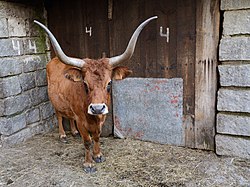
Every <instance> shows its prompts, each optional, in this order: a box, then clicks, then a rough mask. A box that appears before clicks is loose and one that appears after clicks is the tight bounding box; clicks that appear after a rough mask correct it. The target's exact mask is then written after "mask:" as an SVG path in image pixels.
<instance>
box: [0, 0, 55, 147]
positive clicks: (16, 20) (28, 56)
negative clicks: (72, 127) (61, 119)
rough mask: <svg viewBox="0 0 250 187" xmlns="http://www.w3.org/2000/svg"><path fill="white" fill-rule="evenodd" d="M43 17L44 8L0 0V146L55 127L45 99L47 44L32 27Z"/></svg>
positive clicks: (51, 108)
mask: <svg viewBox="0 0 250 187" xmlns="http://www.w3.org/2000/svg"><path fill="white" fill-rule="evenodd" d="M45 18H46V13H45V11H44V9H43V7H34V6H31V5H23V4H18V3H10V2H6V1H0V146H2V145H6V144H14V143H18V142H21V141H23V140H25V139H27V138H29V137H31V136H33V135H35V134H38V133H41V132H46V131H49V130H50V129H51V128H52V127H53V126H54V124H55V117H54V111H53V107H52V105H51V104H50V102H49V101H48V96H47V82H46V69H45V66H46V64H47V61H48V60H49V58H50V56H49V54H50V52H49V44H48V41H47V39H46V37H45V35H44V34H43V33H42V32H39V30H38V29H37V28H36V27H35V25H34V24H33V20H34V19H38V20H43V21H44V22H46V19H45Z"/></svg>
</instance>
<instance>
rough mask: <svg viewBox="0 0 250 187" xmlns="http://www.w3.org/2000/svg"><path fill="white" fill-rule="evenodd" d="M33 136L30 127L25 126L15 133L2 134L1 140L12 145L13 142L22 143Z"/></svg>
mask: <svg viewBox="0 0 250 187" xmlns="http://www.w3.org/2000/svg"><path fill="white" fill-rule="evenodd" d="M31 137H32V134H31V132H30V129H29V128H25V129H23V130H21V131H19V132H17V133H15V134H12V135H10V136H4V135H2V136H1V141H2V143H3V144H4V145H11V144H17V143H21V142H23V141H25V140H27V139H29V138H31Z"/></svg>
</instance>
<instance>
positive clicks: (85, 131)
mask: <svg viewBox="0 0 250 187" xmlns="http://www.w3.org/2000/svg"><path fill="white" fill-rule="evenodd" d="M84 61H85V62H86V64H85V65H84V67H83V68H82V69H79V68H75V67H73V66H69V65H65V64H64V63H62V62H61V61H60V60H59V59H58V58H54V59H52V60H51V61H50V62H49V63H48V65H47V80H48V94H49V98H50V100H51V102H52V104H53V106H54V108H55V111H56V115H57V118H58V125H59V134H60V135H65V132H64V130H63V126H62V117H66V118H68V119H70V124H71V128H73V131H74V130H76V129H75V128H74V120H75V121H76V124H77V128H78V130H79V132H80V135H81V137H82V139H83V140H84V145H85V149H86V152H85V162H84V166H85V167H93V166H92V162H93V160H92V156H91V153H90V147H91V146H90V144H91V143H92V139H93V140H94V146H93V157H94V158H100V157H102V153H101V151H100V145H99V138H100V133H101V129H102V125H103V123H104V121H105V118H106V116H105V115H96V116H94V115H90V114H88V113H87V109H88V106H89V104H90V103H105V104H107V105H109V102H110V94H109V93H108V92H107V89H106V87H107V84H108V82H109V81H110V80H111V79H112V78H114V79H123V78H125V77H127V76H128V75H129V74H130V73H131V71H130V70H128V68H126V67H116V68H114V69H113V68H112V67H111V66H110V65H109V60H108V58H102V59H99V60H91V59H84ZM85 84H86V85H87V87H88V89H87V91H86V88H85ZM90 134H91V135H92V138H91V137H90Z"/></svg>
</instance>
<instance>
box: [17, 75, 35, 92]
mask: <svg viewBox="0 0 250 187" xmlns="http://www.w3.org/2000/svg"><path fill="white" fill-rule="evenodd" d="M19 79H20V85H21V87H22V90H23V91H26V90H30V89H31V88H34V87H35V86H36V81H35V73H33V72H32V73H23V74H21V75H20V76H19Z"/></svg>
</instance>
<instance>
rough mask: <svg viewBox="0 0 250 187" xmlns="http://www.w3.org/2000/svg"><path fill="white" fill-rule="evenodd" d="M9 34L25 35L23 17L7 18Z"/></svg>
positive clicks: (15, 35)
mask: <svg viewBox="0 0 250 187" xmlns="http://www.w3.org/2000/svg"><path fill="white" fill-rule="evenodd" d="M8 28H9V36H12V37H13V36H14V37H24V36H26V29H25V19H23V18H17V17H9V18H8Z"/></svg>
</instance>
